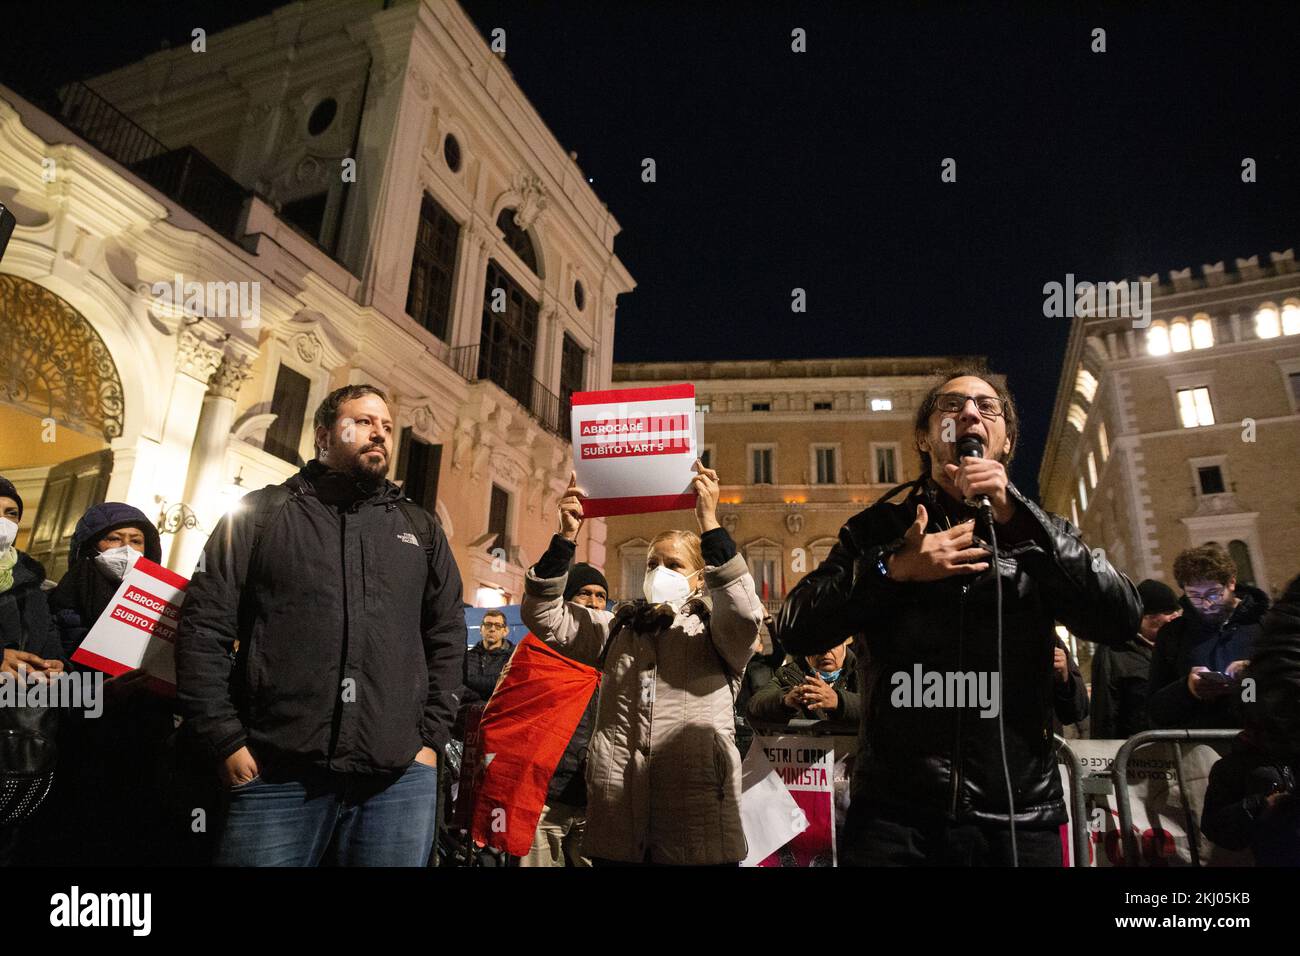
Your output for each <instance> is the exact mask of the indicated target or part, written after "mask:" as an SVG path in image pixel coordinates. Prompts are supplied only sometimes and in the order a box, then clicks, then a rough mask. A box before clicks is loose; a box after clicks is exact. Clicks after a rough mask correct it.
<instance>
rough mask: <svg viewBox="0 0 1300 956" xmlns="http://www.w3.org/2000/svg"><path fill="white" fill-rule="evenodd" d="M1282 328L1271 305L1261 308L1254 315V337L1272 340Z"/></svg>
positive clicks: (1275, 310)
mask: <svg viewBox="0 0 1300 956" xmlns="http://www.w3.org/2000/svg"><path fill="white" fill-rule="evenodd" d="M1281 331H1282V328H1281V325H1280V324H1279V323H1278V320H1277V309H1275V308H1274V307H1273V306H1271V305H1265V306H1261V307H1260V309H1259V311H1258V312H1256V313H1255V335H1256V337H1257V338H1261V339H1274V338H1277V336H1278V335H1279V334H1280V333H1281Z"/></svg>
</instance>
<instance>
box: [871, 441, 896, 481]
mask: <svg viewBox="0 0 1300 956" xmlns="http://www.w3.org/2000/svg"><path fill="white" fill-rule="evenodd" d="M872 459H873V461H872V467H873V469H874V476H875V482H876V484H878V485H893V484H897V483H898V449H897V448H896V447H894V446H892V445H877V446H875V453H874V454H873V455H872Z"/></svg>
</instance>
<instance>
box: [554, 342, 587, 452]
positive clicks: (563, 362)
mask: <svg viewBox="0 0 1300 956" xmlns="http://www.w3.org/2000/svg"><path fill="white" fill-rule="evenodd" d="M586 374H587V353H586V350H584V349H583V347H582V346H581V345H579V344H578V343H577V342H575V341H574V340H573V338H572V337H570V336H569V334H568V333H567V332H566V333H565V335H564V345H563V347H562V349H561V355H560V433H561V435H562V437H564V438H566V439H567V438H568V437H569V428H570V426H571V422H572V419H571V417H570V415H569V411H570V408H571V405H570V402H571V401H572V399H573V393H574V392H581V391H582V383H583V381H584V379H585V376H586Z"/></svg>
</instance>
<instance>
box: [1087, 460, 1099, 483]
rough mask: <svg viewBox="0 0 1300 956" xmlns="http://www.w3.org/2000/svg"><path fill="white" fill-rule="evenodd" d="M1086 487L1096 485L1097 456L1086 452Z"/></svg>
mask: <svg viewBox="0 0 1300 956" xmlns="http://www.w3.org/2000/svg"><path fill="white" fill-rule="evenodd" d="M1088 487H1089V488H1096V487H1097V456H1096V455H1094V454H1093V453H1092V452H1088Z"/></svg>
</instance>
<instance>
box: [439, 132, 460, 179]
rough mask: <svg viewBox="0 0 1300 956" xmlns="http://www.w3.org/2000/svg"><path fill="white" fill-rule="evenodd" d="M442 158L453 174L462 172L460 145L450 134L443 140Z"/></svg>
mask: <svg viewBox="0 0 1300 956" xmlns="http://www.w3.org/2000/svg"><path fill="white" fill-rule="evenodd" d="M442 158H443V159H444V160H446V162H447V168H448V169H450V170H451V171H452V172H453V173H458V172H460V143H459V142H458V141H457V140H456V137H455V136H452V135H451V134H450V133H448V134H447V135H446V136H444V137H443V138H442Z"/></svg>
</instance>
